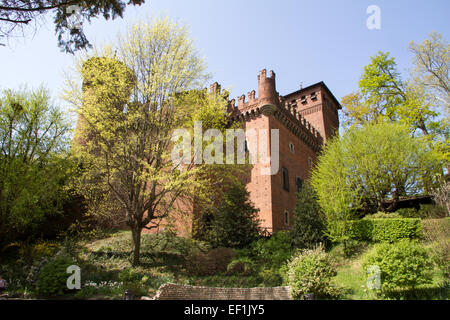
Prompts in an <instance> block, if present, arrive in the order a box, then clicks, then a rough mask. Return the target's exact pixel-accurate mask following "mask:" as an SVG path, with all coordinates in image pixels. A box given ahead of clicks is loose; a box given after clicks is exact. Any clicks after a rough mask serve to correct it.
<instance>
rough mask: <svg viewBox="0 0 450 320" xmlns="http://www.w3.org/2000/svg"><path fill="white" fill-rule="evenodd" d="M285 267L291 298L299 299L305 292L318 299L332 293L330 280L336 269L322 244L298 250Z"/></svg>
mask: <svg viewBox="0 0 450 320" xmlns="http://www.w3.org/2000/svg"><path fill="white" fill-rule="evenodd" d="M287 268H288V270H287V280H288V285H289V286H290V287H291V296H292V298H294V299H298V300H300V299H305V298H306V295H307V294H314V296H315V297H316V298H319V299H320V298H325V297H330V296H333V295H334V293H335V288H334V287H333V285H332V284H331V280H332V278H333V277H334V276H336V275H337V271H336V269H335V267H334V266H333V265H332V263H331V261H330V259H329V258H328V256H327V255H326V253H325V251H324V249H323V247H322V246H318V247H317V248H315V249H306V250H302V251H300V252H299V253H298V254H296V255H295V256H294V257H293V258H292V259H291V260H290V261H289V263H288V266H287Z"/></svg>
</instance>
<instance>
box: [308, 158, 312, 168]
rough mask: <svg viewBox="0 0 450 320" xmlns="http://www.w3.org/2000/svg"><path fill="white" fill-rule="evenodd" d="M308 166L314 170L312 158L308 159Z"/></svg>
mask: <svg viewBox="0 0 450 320" xmlns="http://www.w3.org/2000/svg"><path fill="white" fill-rule="evenodd" d="M308 165H309V167H310V168H312V166H313V161H312V159H311V158H308Z"/></svg>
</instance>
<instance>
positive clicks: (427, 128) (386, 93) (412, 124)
mask: <svg viewBox="0 0 450 320" xmlns="http://www.w3.org/2000/svg"><path fill="white" fill-rule="evenodd" d="M425 89H426V88H424V87H423V86H421V85H418V84H417V83H414V82H413V81H409V82H408V81H403V80H402V79H401V77H400V73H399V72H398V71H397V64H396V62H395V59H394V58H391V57H389V53H387V52H379V53H378V54H377V55H376V56H373V57H371V61H370V64H368V65H367V66H365V67H364V73H363V74H362V76H361V79H360V81H359V92H356V93H352V94H349V95H347V96H345V97H344V98H343V99H342V104H343V106H344V115H345V121H344V126H345V127H350V128H352V127H355V126H361V125H364V124H366V123H380V122H391V121H394V122H399V123H403V124H405V125H406V126H408V128H410V129H411V131H413V132H414V131H416V130H417V129H419V130H420V132H421V133H422V134H425V135H430V134H432V135H434V134H439V132H440V131H441V129H440V127H441V125H440V122H439V121H437V116H438V115H439V113H438V112H436V111H435V108H434V106H433V105H432V103H430V102H431V101H433V97H432V96H430V95H429V93H428V92H427V91H426V90H425Z"/></svg>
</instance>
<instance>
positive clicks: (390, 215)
mask: <svg viewBox="0 0 450 320" xmlns="http://www.w3.org/2000/svg"><path fill="white" fill-rule="evenodd" d="M402 217H403V216H402V215H401V214H400V213H399V212H398V211H396V212H392V213H391V212H377V213H374V214H368V215H366V216H364V218H363V219H392V218H397V219H399V218H402ZM404 218H410V217H404Z"/></svg>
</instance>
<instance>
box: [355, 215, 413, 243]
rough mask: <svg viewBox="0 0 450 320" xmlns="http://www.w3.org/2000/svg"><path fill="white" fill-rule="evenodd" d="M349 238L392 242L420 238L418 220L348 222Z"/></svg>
mask: <svg viewBox="0 0 450 320" xmlns="http://www.w3.org/2000/svg"><path fill="white" fill-rule="evenodd" d="M349 236H350V238H352V239H354V240H363V241H374V242H378V241H388V242H394V241H397V240H399V239H403V238H409V239H414V238H420V237H421V236H422V224H421V220H420V219H419V218H391V219H362V220H352V221H349Z"/></svg>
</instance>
